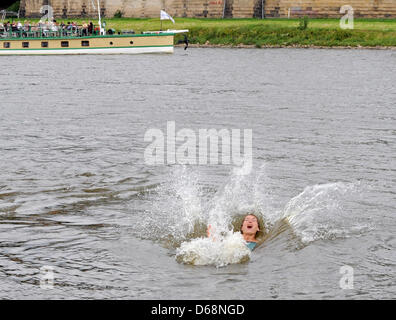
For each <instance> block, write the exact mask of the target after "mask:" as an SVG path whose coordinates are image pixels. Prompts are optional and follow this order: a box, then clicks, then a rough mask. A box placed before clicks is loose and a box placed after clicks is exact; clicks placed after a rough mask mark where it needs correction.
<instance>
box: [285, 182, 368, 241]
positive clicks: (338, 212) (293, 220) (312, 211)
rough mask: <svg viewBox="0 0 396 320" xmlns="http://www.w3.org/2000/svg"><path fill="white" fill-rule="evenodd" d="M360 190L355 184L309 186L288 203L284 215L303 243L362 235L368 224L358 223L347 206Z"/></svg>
mask: <svg viewBox="0 0 396 320" xmlns="http://www.w3.org/2000/svg"><path fill="white" fill-rule="evenodd" d="M357 191H358V188H357V185H356V184H353V183H342V182H336V183H328V184H322V185H314V186H308V187H306V188H305V189H304V191H303V192H302V193H300V194H299V195H297V196H296V197H294V198H292V199H291V200H290V201H289V202H288V203H287V205H286V206H285V209H284V213H283V218H284V219H285V220H286V221H287V222H288V223H289V224H290V226H291V228H292V229H293V232H294V234H295V235H296V236H297V237H298V238H299V240H300V241H301V243H302V245H307V244H309V243H311V242H313V241H316V240H323V239H327V240H330V239H335V238H341V237H348V236H350V235H351V234H360V233H362V232H363V231H364V230H367V228H368V226H367V225H364V224H358V223H357V222H356V221H354V219H353V218H352V215H348V213H349V212H348V211H347V210H346V209H345V208H344V205H345V202H346V201H347V200H348V199H349V198H350V197H351V196H352V195H353V194H354V193H355V192H357Z"/></svg>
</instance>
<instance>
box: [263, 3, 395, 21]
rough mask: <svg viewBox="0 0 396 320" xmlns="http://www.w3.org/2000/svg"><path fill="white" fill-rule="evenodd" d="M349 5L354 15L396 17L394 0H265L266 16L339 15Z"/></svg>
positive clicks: (357, 16) (322, 16)
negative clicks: (341, 9)
mask: <svg viewBox="0 0 396 320" xmlns="http://www.w3.org/2000/svg"><path fill="white" fill-rule="evenodd" d="M343 5H351V6H352V8H353V9H354V16H355V17H356V18H359V17H367V18H396V0H266V5H265V9H266V16H267V17H287V16H288V12H289V9H290V16H291V17H299V16H304V15H307V16H311V17H321V18H326V17H340V8H341V7H342V6H343Z"/></svg>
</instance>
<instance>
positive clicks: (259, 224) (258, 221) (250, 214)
mask: <svg viewBox="0 0 396 320" xmlns="http://www.w3.org/2000/svg"><path fill="white" fill-rule="evenodd" d="M247 216H253V217H255V218H256V220H257V225H258V228H259V230H258V231H257V232H256V235H255V236H256V237H257V235H258V234H259V232H261V231H262V228H261V223H260V220H259V218H258V217H257V216H256V215H255V214H253V213H249V214H247V215H246V216H245V217H244V218H243V220H242V223H241V227H240V231H241V233H242V234H243V231H242V227H243V223H244V222H245V218H246V217H247Z"/></svg>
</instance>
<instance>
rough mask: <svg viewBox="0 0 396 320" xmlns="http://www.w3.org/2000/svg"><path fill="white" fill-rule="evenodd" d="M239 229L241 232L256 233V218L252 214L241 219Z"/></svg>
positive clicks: (257, 228)
mask: <svg viewBox="0 0 396 320" xmlns="http://www.w3.org/2000/svg"><path fill="white" fill-rule="evenodd" d="M241 231H242V233H243V234H254V235H255V234H256V233H257V231H260V229H259V224H258V221H257V218H256V217H255V216H252V215H248V216H246V217H245V219H244V220H243V223H242V228H241Z"/></svg>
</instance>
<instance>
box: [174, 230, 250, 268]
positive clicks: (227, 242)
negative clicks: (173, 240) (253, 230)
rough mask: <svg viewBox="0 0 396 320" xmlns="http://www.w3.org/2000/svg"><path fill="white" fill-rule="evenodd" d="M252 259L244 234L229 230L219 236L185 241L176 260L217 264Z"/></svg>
mask: <svg viewBox="0 0 396 320" xmlns="http://www.w3.org/2000/svg"><path fill="white" fill-rule="evenodd" d="M249 259H250V250H249V249H248V247H247V246H246V244H245V241H244V239H243V237H242V234H241V233H239V232H232V231H229V232H227V233H226V234H224V235H222V236H221V237H219V238H212V237H209V238H198V239H193V240H191V241H186V242H183V243H182V244H181V246H180V248H178V249H177V250H176V260H177V261H178V262H181V263H185V264H193V265H198V266H199V265H215V266H216V267H224V266H226V265H228V264H234V263H243V262H246V261H248V260H249Z"/></svg>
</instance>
